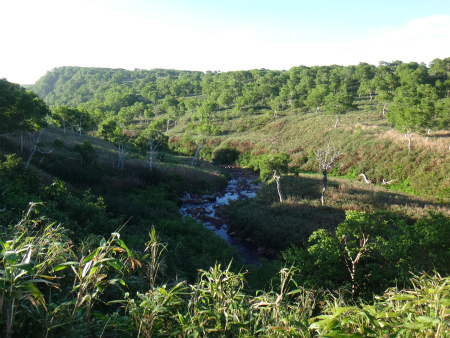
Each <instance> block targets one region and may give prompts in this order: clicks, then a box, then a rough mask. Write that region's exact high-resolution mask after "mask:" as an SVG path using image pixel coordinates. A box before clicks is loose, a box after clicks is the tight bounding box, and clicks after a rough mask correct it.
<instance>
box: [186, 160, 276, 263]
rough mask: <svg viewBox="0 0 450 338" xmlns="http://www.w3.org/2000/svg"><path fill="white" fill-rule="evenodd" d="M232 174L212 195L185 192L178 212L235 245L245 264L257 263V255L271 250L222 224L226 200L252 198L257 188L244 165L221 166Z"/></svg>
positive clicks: (261, 255) (268, 254)
mask: <svg viewBox="0 0 450 338" xmlns="http://www.w3.org/2000/svg"><path fill="white" fill-rule="evenodd" d="M224 170H226V171H227V172H229V173H230V174H231V176H232V179H231V180H230V181H228V185H227V186H226V188H224V189H222V190H221V191H218V192H217V193H214V194H212V195H194V194H189V193H186V194H185V195H184V196H183V197H182V198H181V203H182V205H181V207H180V213H181V214H183V215H185V216H190V217H193V218H195V219H196V220H198V221H201V222H203V224H204V226H206V227H207V228H209V229H211V230H213V231H214V232H215V233H216V234H217V235H218V236H220V237H222V238H223V239H224V240H225V241H226V242H227V243H228V244H230V245H233V246H235V247H236V248H237V249H238V251H239V253H240V254H241V256H242V258H243V260H244V261H245V263H247V264H258V259H259V258H261V257H265V256H271V255H272V254H273V253H272V252H269V251H267V250H264V249H263V248H259V247H258V246H257V245H256V244H255V243H254V241H253V240H252V239H251V238H239V237H238V236H237V235H236V233H235V232H233V231H232V229H230V228H229V227H228V225H227V224H226V220H225V217H224V214H223V210H224V208H226V206H227V205H228V203H229V201H230V200H231V201H233V200H238V199H244V198H253V197H255V196H256V192H257V191H258V189H259V186H258V185H255V184H254V183H253V182H254V181H255V179H257V177H258V176H257V175H256V174H255V173H254V172H253V171H251V170H247V169H237V168H232V167H227V168H224Z"/></svg>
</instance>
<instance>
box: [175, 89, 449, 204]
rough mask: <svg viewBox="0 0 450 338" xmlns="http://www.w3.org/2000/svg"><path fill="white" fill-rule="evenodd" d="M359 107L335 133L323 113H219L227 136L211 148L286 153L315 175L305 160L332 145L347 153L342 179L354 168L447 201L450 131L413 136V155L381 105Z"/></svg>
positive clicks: (179, 131)
mask: <svg viewBox="0 0 450 338" xmlns="http://www.w3.org/2000/svg"><path fill="white" fill-rule="evenodd" d="M355 103H356V104H357V107H358V108H357V109H355V110H352V111H349V112H347V113H346V114H343V115H342V116H341V119H340V123H339V124H338V127H337V128H336V129H334V128H333V127H334V122H335V116H334V115H324V114H323V113H315V112H312V113H311V112H310V113H305V112H299V111H296V110H294V111H286V112H282V113H281V114H279V115H278V118H275V117H273V116H268V115H267V114H266V112H265V110H264V109H263V110H257V111H256V112H255V113H253V114H246V115H245V116H235V115H233V114H231V110H229V111H223V112H221V114H225V113H227V115H228V117H229V118H228V121H227V122H222V121H221V119H220V115H219V114H216V117H213V118H212V122H213V123H220V124H221V125H222V126H223V129H224V132H223V133H221V134H220V135H218V136H208V137H207V144H208V145H211V147H213V148H218V147H223V146H231V147H234V148H236V149H238V150H239V151H241V152H251V153H252V155H258V154H262V153H267V152H274V153H277V152H286V153H288V154H289V155H290V156H291V159H292V160H293V161H292V162H291V167H292V168H296V169H300V170H303V171H310V172H311V171H316V164H314V163H313V162H311V161H305V159H307V158H308V155H309V154H310V153H311V151H312V150H315V149H319V148H321V147H324V146H325V145H326V144H328V142H331V144H332V145H334V146H335V147H336V148H340V149H342V152H343V153H344V155H343V156H342V157H341V159H340V170H339V174H340V175H342V176H346V175H348V173H349V172H350V171H352V170H353V171H354V170H356V171H358V174H359V173H365V174H366V175H367V177H368V178H369V179H370V180H372V181H373V182H374V183H377V184H381V183H382V181H383V179H385V180H386V181H389V180H395V184H394V185H393V186H392V187H394V188H396V189H398V190H400V191H403V192H408V193H413V194H417V195H421V196H424V197H426V198H429V199H433V200H435V201H440V202H442V203H448V202H449V201H450V178H449V177H448V175H447V174H446V173H448V172H449V171H450V149H449V145H450V133H449V132H448V131H442V130H441V131H434V132H431V133H430V135H429V137H427V136H426V135H420V134H415V135H414V136H413V141H412V150H411V151H409V150H408V148H407V146H408V144H407V143H408V142H407V140H406V139H405V138H404V135H403V134H401V133H399V132H398V131H396V130H394V129H393V128H392V127H391V126H389V125H388V124H387V121H386V119H385V118H384V117H383V116H382V114H381V106H380V105H378V104H377V103H376V102H374V101H369V100H367V99H365V98H364V97H363V98H357V99H356V100H355ZM188 121H190V116H185V117H184V118H183V119H181V120H180V121H179V123H178V125H177V127H176V128H173V129H171V130H170V132H169V135H171V137H175V138H176V137H181V136H182V135H183V134H184V133H185V132H186V130H187V129H186V125H187V123H188ZM244 127H245V128H244ZM405 182H406V183H405Z"/></svg>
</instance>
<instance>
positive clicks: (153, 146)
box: [148, 135, 160, 170]
mask: <svg viewBox="0 0 450 338" xmlns="http://www.w3.org/2000/svg"><path fill="white" fill-rule="evenodd" d="M148 141H149V144H150V158H149V166H150V170H152V162H153V156H154V154H155V151H156V149H157V148H158V146H159V142H160V140H156V139H153V138H152V136H151V135H150V137H149V138H148Z"/></svg>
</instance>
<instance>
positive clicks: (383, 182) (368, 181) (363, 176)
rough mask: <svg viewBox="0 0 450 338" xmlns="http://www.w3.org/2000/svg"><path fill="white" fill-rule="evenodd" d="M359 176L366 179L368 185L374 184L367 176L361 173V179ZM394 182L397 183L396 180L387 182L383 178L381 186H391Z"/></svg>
mask: <svg viewBox="0 0 450 338" xmlns="http://www.w3.org/2000/svg"><path fill="white" fill-rule="evenodd" d="M359 176H362V178H363V179H364V182H366V183H367V184H370V183H373V182H372V180H369V179H368V178H367V176H366V175H365V174H363V173H361V174H359V175H358V177H359ZM394 181H395V179H393V180H390V181H386V180H385V179H384V178H383V181H382V182H381V185H388V184H391V183H392V182H394Z"/></svg>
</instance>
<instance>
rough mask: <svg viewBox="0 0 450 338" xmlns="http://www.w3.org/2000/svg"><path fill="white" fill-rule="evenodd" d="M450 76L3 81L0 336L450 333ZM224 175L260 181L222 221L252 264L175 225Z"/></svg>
mask: <svg viewBox="0 0 450 338" xmlns="http://www.w3.org/2000/svg"><path fill="white" fill-rule="evenodd" d="M449 73H450V58H447V59H443V60H441V59H435V60H433V61H432V62H431V63H430V65H429V66H427V65H425V64H418V63H415V62H411V63H403V62H401V61H394V62H392V63H388V62H380V64H379V65H377V66H374V65H369V64H365V63H361V64H359V65H355V66H346V67H343V66H337V65H332V66H320V67H319V66H316V67H306V66H299V67H294V68H292V69H290V70H286V71H271V70H265V69H260V70H248V71H235V72H225V73H221V72H206V73H202V72H193V71H179V70H166V69H154V70H140V69H135V70H134V71H127V70H123V69H106V68H82V67H61V68H55V69H53V70H51V71H49V72H48V73H47V74H45V75H44V76H43V77H42V78H41V79H39V80H38V81H37V82H36V83H35V84H34V85H32V86H30V87H28V88H27V89H28V90H27V89H25V88H23V87H21V86H19V85H17V84H13V83H10V82H8V81H6V80H0V121H1V125H0V133H1V136H0V156H1V158H0V186H1V194H0V246H1V248H0V249H1V257H0V318H2V320H1V321H0V330H1V332H2V335H4V336H6V337H8V338H10V337H41V336H42V337H44V336H46V337H63V336H64V337H106V336H108V337H136V336H139V337H153V336H160V337H167V336H174V337H182V336H183V337H184V336H186V337H187V336H189V337H190V336H203V337H253V336H261V337H286V336H289V337H332V336H333V337H344V336H345V337H347V336H352V337H357V336H358V337H360V336H363V337H381V336H415V337H446V336H447V332H448V331H449V330H450V323H449V321H448V316H449V313H450V312H449V311H450V303H449V299H450V292H449V288H448V278H449V277H448V275H449V273H450V266H449V264H448V262H449V260H450V240H449V238H450V205H449V203H450V178H449V177H448V172H449V171H450V132H449V130H448V128H449V125H450V80H449ZM230 166H231V167H238V168H251V169H253V170H255V171H257V173H258V174H259V180H258V182H259V184H260V189H259V190H258V193H257V196H256V197H255V198H253V199H240V200H236V201H233V202H231V203H230V205H229V206H228V207H224V208H222V209H221V213H222V214H223V219H224V220H226V222H227V224H228V232H229V233H232V234H233V236H234V237H235V238H236V240H237V241H242V242H247V243H250V244H251V245H253V246H255V248H257V249H258V252H260V253H261V260H260V262H259V264H258V265H245V264H244V263H243V261H242V260H241V257H240V255H239V253H238V252H237V250H236V249H235V248H234V247H232V246H229V245H228V244H227V243H226V242H225V241H224V240H222V239H221V238H219V237H218V236H216V235H215V234H214V232H213V231H211V230H209V229H207V228H205V227H204V226H203V225H202V224H201V222H197V221H196V220H195V219H193V218H191V217H183V216H181V214H180V212H179V206H180V203H181V199H182V198H185V197H186V196H189V197H190V198H191V199H192V200H200V199H201V198H203V197H202V196H203V195H206V197H205V198H209V199H211V196H212V195H211V194H212V193H213V192H215V191H219V190H221V189H222V188H223V187H224V186H225V185H226V184H227V180H229V179H230V178H231V176H230V174H229V173H228V172H227V170H228V169H229V168H227V167H230ZM198 209H200V208H198ZM198 215H199V217H200V218H201V217H204V215H203V216H202V215H201V211H199V212H198Z"/></svg>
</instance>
